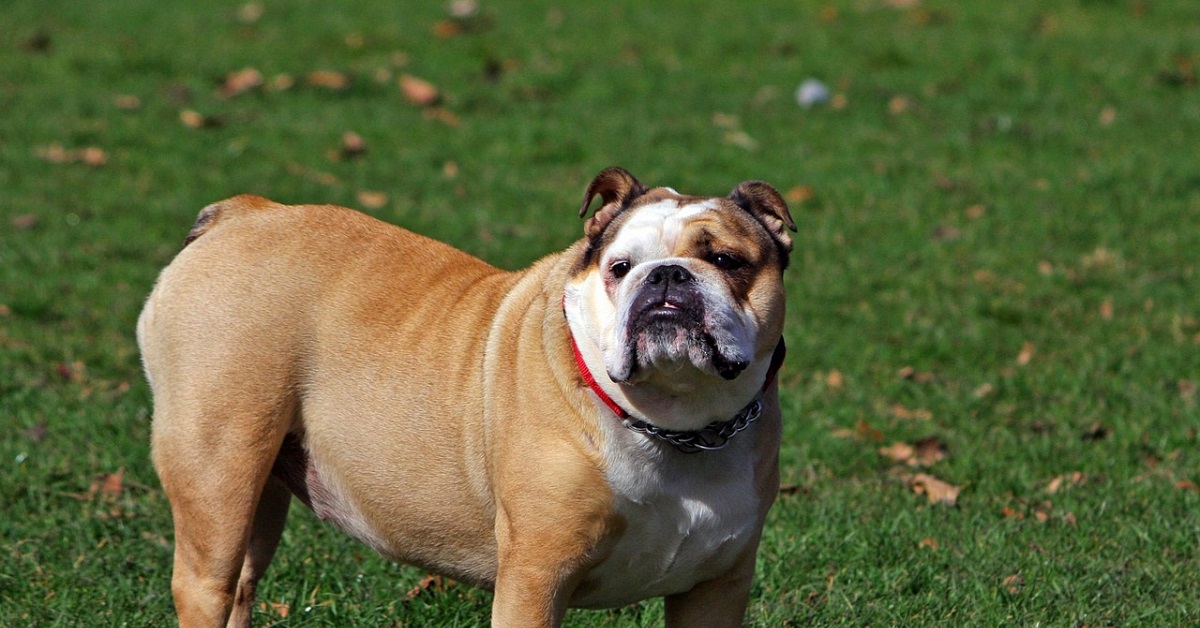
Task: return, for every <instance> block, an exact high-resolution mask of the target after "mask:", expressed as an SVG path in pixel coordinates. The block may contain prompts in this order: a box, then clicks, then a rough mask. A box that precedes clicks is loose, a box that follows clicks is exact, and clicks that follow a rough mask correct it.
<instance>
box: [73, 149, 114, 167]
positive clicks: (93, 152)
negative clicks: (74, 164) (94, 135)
mask: <svg viewBox="0 0 1200 628" xmlns="http://www.w3.org/2000/svg"><path fill="white" fill-rule="evenodd" d="M79 161H82V162H83V163H85V164H87V165H89V166H91V167H93V168H99V167H100V166H103V165H104V164H106V163H108V153H106V152H104V149H102V148H97V147H95V146H88V147H86V148H83V149H81V150H80V152H79Z"/></svg>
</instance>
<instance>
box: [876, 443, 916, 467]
mask: <svg viewBox="0 0 1200 628" xmlns="http://www.w3.org/2000/svg"><path fill="white" fill-rule="evenodd" d="M879 455H881V456H883V457H884V458H887V459H888V460H891V461H892V462H899V463H902V464H909V463H910V462H911V461H912V460H913V457H914V456H915V455H916V450H914V449H913V447H912V445H909V444H908V443H900V442H896V443H892V444H891V445H888V446H887V447H880V448H879Z"/></svg>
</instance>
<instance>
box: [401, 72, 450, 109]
mask: <svg viewBox="0 0 1200 628" xmlns="http://www.w3.org/2000/svg"><path fill="white" fill-rule="evenodd" d="M399 83H400V92H401V93H402V94H404V99H405V100H407V101H408V102H410V103H413V104H414V105H420V106H422V107H432V106H433V105H436V104H438V102H439V101H441V99H442V95H441V93H440V92H439V91H438V88H437V87H436V86H434V84H433V83H430V82H429V81H426V80H425V79H423V78H418V77H415V76H413V75H411V74H401V75H400V81H399Z"/></svg>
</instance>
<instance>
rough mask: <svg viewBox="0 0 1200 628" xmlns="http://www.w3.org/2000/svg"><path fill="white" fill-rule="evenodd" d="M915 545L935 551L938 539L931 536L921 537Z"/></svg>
mask: <svg viewBox="0 0 1200 628" xmlns="http://www.w3.org/2000/svg"><path fill="white" fill-rule="evenodd" d="M917 547H921V548H925V549H931V550H933V551H935V552H936V551H937V548H938V540H937V539H935V538H933V537H932V536H927V537H925V538H923V539H921V542H919V543H917Z"/></svg>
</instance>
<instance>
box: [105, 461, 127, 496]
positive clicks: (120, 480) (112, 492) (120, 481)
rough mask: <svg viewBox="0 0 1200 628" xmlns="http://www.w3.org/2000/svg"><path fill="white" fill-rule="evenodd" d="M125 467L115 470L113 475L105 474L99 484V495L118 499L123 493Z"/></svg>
mask: <svg viewBox="0 0 1200 628" xmlns="http://www.w3.org/2000/svg"><path fill="white" fill-rule="evenodd" d="M124 481H125V467H121V468H119V469H117V470H116V472H115V473H107V474H105V475H104V477H103V479H102V480H101V482H100V494H102V495H105V496H107V497H120V496H121V493H123V492H125V486H124Z"/></svg>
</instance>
